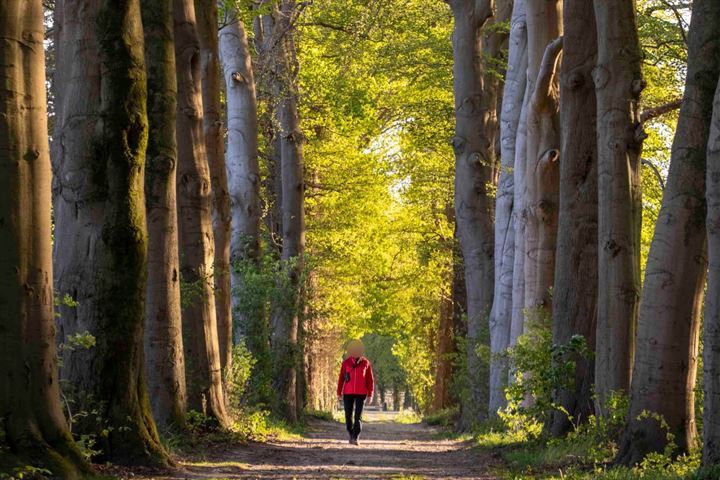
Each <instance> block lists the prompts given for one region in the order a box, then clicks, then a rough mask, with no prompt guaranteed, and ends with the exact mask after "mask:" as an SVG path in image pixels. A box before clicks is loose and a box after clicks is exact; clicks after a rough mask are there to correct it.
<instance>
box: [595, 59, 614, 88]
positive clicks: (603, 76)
mask: <svg viewBox="0 0 720 480" xmlns="http://www.w3.org/2000/svg"><path fill="white" fill-rule="evenodd" d="M592 78H593V83H595V89H597V90H601V89H602V88H604V87H605V85H607V84H608V82H609V81H610V71H609V70H608V69H607V68H606V67H605V66H603V65H598V66H597V67H595V68H593V70H592Z"/></svg>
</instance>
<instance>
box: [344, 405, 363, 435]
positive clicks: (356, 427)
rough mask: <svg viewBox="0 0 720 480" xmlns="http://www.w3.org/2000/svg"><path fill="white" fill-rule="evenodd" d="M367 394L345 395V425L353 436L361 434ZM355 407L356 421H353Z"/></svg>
mask: <svg viewBox="0 0 720 480" xmlns="http://www.w3.org/2000/svg"><path fill="white" fill-rule="evenodd" d="M365 398H366V395H343V406H344V407H345V426H346V427H347V431H348V432H349V433H350V434H351V435H352V436H353V437H356V438H357V437H358V436H360V432H361V431H362V411H363V405H364V404H365ZM353 408H354V409H355V422H354V423H353Z"/></svg>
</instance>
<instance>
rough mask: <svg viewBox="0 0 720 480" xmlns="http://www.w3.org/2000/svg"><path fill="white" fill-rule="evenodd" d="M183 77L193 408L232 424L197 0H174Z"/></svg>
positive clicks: (185, 263)
mask: <svg viewBox="0 0 720 480" xmlns="http://www.w3.org/2000/svg"><path fill="white" fill-rule="evenodd" d="M174 7H175V11H174V14H173V15H174V25H175V60H176V68H177V83H178V115H177V140H178V171H177V190H178V202H177V203H178V217H179V224H180V229H179V231H180V271H181V273H182V280H183V282H184V283H185V284H186V286H185V289H186V293H185V295H186V298H185V299H184V300H183V304H184V305H183V337H184V340H185V342H184V345H185V371H186V379H187V388H188V408H190V409H193V410H197V411H200V412H204V413H206V414H207V415H209V416H211V417H214V418H215V419H217V421H218V422H219V423H220V425H223V426H225V425H227V422H228V420H227V414H226V411H225V396H224V393H223V386H222V375H221V367H220V352H219V348H218V333H217V318H216V314H215V305H216V304H215V292H214V285H213V277H214V275H213V272H214V258H215V256H214V249H215V241H214V237H213V229H212V198H211V195H212V193H211V181H210V170H209V166H208V157H207V151H206V143H205V136H204V132H203V103H202V94H201V82H202V79H201V75H202V73H201V58H200V56H201V55H200V43H199V40H198V35H197V31H196V29H195V7H194V5H193V1H192V0H175V4H174Z"/></svg>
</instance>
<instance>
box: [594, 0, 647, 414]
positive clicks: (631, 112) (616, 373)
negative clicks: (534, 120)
mask: <svg viewBox="0 0 720 480" xmlns="http://www.w3.org/2000/svg"><path fill="white" fill-rule="evenodd" d="M594 6H595V18H596V25H597V39H598V40H597V48H598V53H597V65H596V67H595V71H594V73H593V79H594V83H595V93H596V99H597V145H598V293H597V296H598V298H597V302H598V307H597V311H598V313H597V330H596V332H597V340H596V355H595V393H596V407H597V408H596V411H597V412H598V414H603V413H604V412H605V409H604V408H605V405H606V402H607V400H608V399H609V398H610V396H611V395H612V393H613V392H617V393H623V392H624V393H627V392H628V391H629V390H628V389H629V387H630V370H631V368H632V363H633V350H634V335H635V324H636V322H637V309H638V301H639V295H640V250H639V249H640V215H641V208H642V205H641V203H640V183H639V182H640V150H641V145H642V140H641V138H639V137H638V136H636V128H637V125H638V121H639V111H638V102H639V98H640V93H641V91H642V90H643V88H644V86H645V82H644V81H643V79H642V73H641V69H640V62H641V57H642V55H641V52H640V44H639V41H638V33H637V27H636V21H635V2H634V0H595V1H594Z"/></svg>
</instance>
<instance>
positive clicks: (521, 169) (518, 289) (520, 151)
mask: <svg viewBox="0 0 720 480" xmlns="http://www.w3.org/2000/svg"><path fill="white" fill-rule="evenodd" d="M526 15H527V13H526ZM525 84H526V85H525V92H524V95H523V104H522V107H521V108H520V118H519V119H518V128H517V132H516V133H515V164H514V165H513V213H512V215H513V218H512V222H513V230H514V231H515V242H514V243H515V244H514V258H513V286H512V316H511V318H510V339H509V342H508V343H509V346H510V347H513V346H515V345H516V344H517V339H518V337H519V336H520V335H522V334H523V332H524V330H525V257H526V251H525V227H526V225H527V210H526V208H525V203H526V202H525V169H526V164H527V113H528V105H529V103H530V100H529V99H530V91H529V89H530V83H529V82H528V81H527V75H526V82H525ZM514 376H515V372H513V371H510V372H509V381H510V382H512V381H513V380H514Z"/></svg>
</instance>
